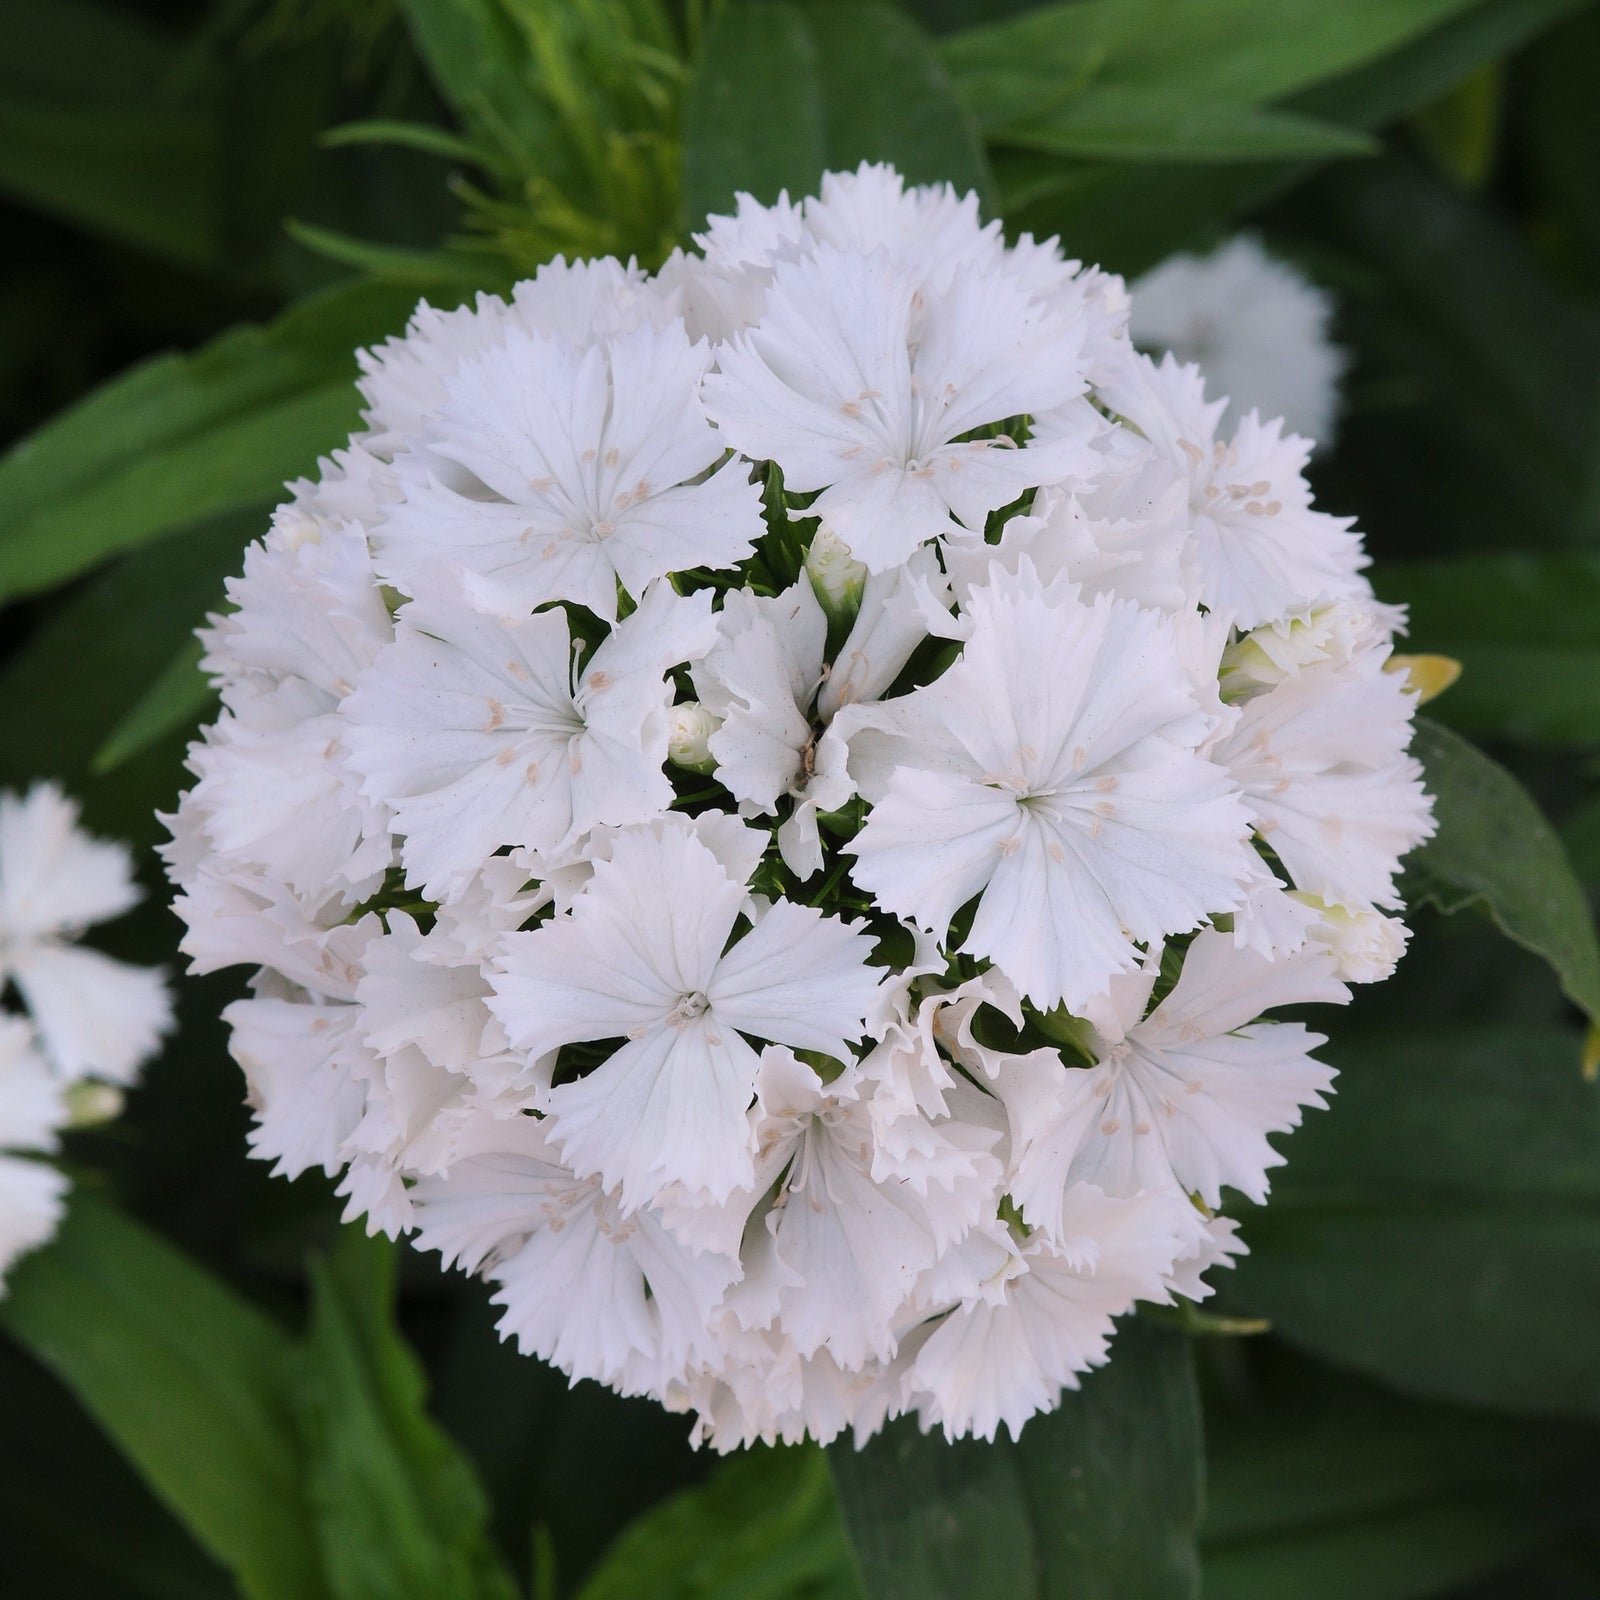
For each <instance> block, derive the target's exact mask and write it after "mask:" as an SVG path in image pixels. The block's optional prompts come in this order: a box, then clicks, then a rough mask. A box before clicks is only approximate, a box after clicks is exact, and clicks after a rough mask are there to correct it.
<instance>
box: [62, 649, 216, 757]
mask: <svg viewBox="0 0 1600 1600" xmlns="http://www.w3.org/2000/svg"><path fill="white" fill-rule="evenodd" d="M201 655H202V650H201V646H200V641H199V640H198V639H191V640H189V641H188V642H187V643H185V644H182V645H180V646H179V647H178V650H177V653H176V654H175V655H174V656H173V657H172V659H171V660H170V661H169V662H168V663H167V664H166V666H164V667H163V668H162V669H161V671H160V673H159V674H158V675H157V677H156V680H155V682H154V683H152V684H151V685H150V687H149V688H148V689H146V690H145V692H144V693H143V694H142V695H140V696H139V698H138V700H137V701H136V702H135V704H134V706H133V708H132V709H131V710H130V711H129V712H128V714H127V715H126V716H125V717H123V718H122V720H121V721H120V722H118V724H117V725H116V727H114V728H113V729H112V730H111V732H110V733H109V734H108V735H107V736H106V740H105V743H104V744H102V745H101V746H100V748H99V749H98V750H96V751H95V753H94V759H93V760H92V761H91V762H90V764H89V765H90V768H91V770H92V771H93V772H94V773H95V774H96V775H97V776H98V775H100V774H103V773H107V772H113V771H115V770H116V768H118V767H120V766H121V765H122V763H123V762H124V761H127V760H128V759H129V758H130V757H132V756H136V755H138V754H139V753H140V752H141V751H143V750H148V749H149V748H150V746H151V745H153V744H154V743H155V742H156V741H157V740H158V739H164V738H165V737H166V736H167V735H168V734H169V733H173V732H175V731H176V730H177V729H179V728H186V727H190V726H192V725H193V724H195V723H197V722H199V721H200V719H201V717H202V715H203V714H204V713H205V712H206V710H207V709H208V708H209V707H210V706H211V705H212V703H213V701H214V700H215V698H216V693H215V691H214V690H213V689H212V687H211V684H210V683H209V681H208V680H207V679H206V677H205V675H204V674H203V673H202V672H201V671H200V657H201Z"/></svg>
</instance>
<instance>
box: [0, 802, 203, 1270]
mask: <svg viewBox="0 0 1600 1600" xmlns="http://www.w3.org/2000/svg"><path fill="white" fill-rule="evenodd" d="M140 898H141V897H140V892H139V889H138V886H137V885H136V884H135V883H134V881H133V857H132V855H131V854H130V852H129V850H128V848H127V846H126V845H123V844H119V843H115V842H113V841H111V840H106V839H96V838H94V837H93V836H91V835H90V834H88V833H86V832H85V831H84V830H83V829H82V828H81V827H79V825H78V806H77V804H76V802H75V801H73V800H70V799H69V798H68V797H67V796H66V795H65V794H63V793H62V791H61V789H60V788H59V787H58V786H57V785H56V784H54V783H37V784H35V785H34V786H33V787H32V788H31V789H29V791H28V792H27V793H26V794H25V795H16V794H13V793H11V792H9V791H7V792H5V793H0V987H5V986H8V985H14V986H15V991H16V994H17V996H18V998H19V999H20V1000H21V1002H22V1007H23V1014H22V1015H18V1014H16V1013H14V1012H11V1011H6V1012H4V1013H0V1292H3V1276H4V1273H5V1271H6V1268H7V1267H8V1266H9V1265H10V1264H11V1262H12V1261H13V1260H14V1259H15V1258H16V1257H17V1256H18V1255H20V1254H22V1253H23V1252H24V1251H25V1250H29V1249H31V1248H33V1247H34V1246H35V1245H38V1244H42V1243H43V1242H44V1241H45V1240H46V1239H48V1238H49V1237H50V1235H51V1234H52V1233H54V1232H55V1228H56V1224H57V1223H58V1222H59V1221H60V1217H61V1211H62V1208H63V1206H64V1204H65V1196H66V1192H67V1187H68V1185H67V1180H66V1179H65V1177H64V1176H62V1174H61V1173H59V1172H57V1171H56V1170H55V1168H53V1167H51V1166H50V1165H49V1164H48V1163H47V1162H45V1161H44V1160H42V1159H40V1158H41V1157H43V1156H45V1155H48V1154H49V1153H50V1152H52V1151H54V1149H55V1148H56V1137H57V1135H58V1133H59V1132H60V1131H61V1130H63V1129H64V1128H67V1127H70V1126H73V1125H77V1124H83V1123H87V1122H90V1121H98V1120H104V1119H105V1117H106V1116H114V1115H115V1114H116V1111H117V1109H119V1108H120V1105H121V1098H120V1093H119V1087H120V1086H123V1085H127V1084H131V1083H132V1082H133V1081H134V1079H135V1078H136V1076H137V1075H138V1071H139V1069H140V1068H141V1067H142V1066H143V1065H144V1064H145V1062H146V1061H147V1060H148V1059H149V1058H150V1057H151V1056H153V1055H154V1054H155V1052H156V1050H157V1049H158V1047H159V1046H160V1043H161V1040H162V1037H163V1036H164V1035H165V1034H166V1032H167V1031H168V1029H169V1028H170V1027H171V1025H172V999H171V996H170V994H169V993H168V991H167V985H166V979H165V977H164V976H163V974H162V973H160V972H159V971H157V970H155V969H153V968H149V967H135V966H131V965H129V964H128V963H127V962H125V961H117V960H114V959H113V958H112V957H110V956H107V955H102V954H101V953H100V952H99V951H98V950H88V949H84V948H81V947H80V946H78V945H77V944H76V942H75V941H76V940H77V939H79V938H80V937H81V936H82V935H83V933H84V931H85V930H86V929H88V928H90V927H93V926H94V925H95V924H96V923H100V922H106V921H109V920H110V919H111V918H113V917H117V916H120V915H121V914H122V913H123V912H124V911H127V910H129V909H130V908H131V907H132V906H134V905H135V904H136V903H137V902H138V901H139V899H140Z"/></svg>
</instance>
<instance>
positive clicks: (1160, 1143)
mask: <svg viewBox="0 0 1600 1600" xmlns="http://www.w3.org/2000/svg"><path fill="white" fill-rule="evenodd" d="M1333 968H1334V964H1333V961H1332V959H1331V958H1330V957H1328V956H1327V955H1326V954H1325V953H1322V952H1317V953H1309V954H1306V955H1304V956H1300V957H1296V958H1292V959H1289V960H1284V961H1277V962H1269V961H1267V960H1265V959H1263V958H1262V957H1260V956H1258V955H1256V954H1255V952H1253V951H1250V950H1236V949H1235V948H1234V946H1233V941H1232V939H1231V938H1230V936H1229V935H1227V934H1224V933H1215V932H1209V931H1208V932H1204V933H1199V934H1197V935H1196V936H1195V939H1194V942H1193V943H1192V944H1191V945H1190V946H1189V949H1188V951H1187V953H1186V954H1185V956H1184V962H1183V972H1182V975H1181V976H1180V977H1179V979H1178V982H1177V985H1176V986H1175V987H1174V989H1173V990H1172V992H1171V994H1169V995H1168V996H1167V997H1166V999H1165V1000H1163V1001H1162V1002H1161V1004H1160V1005H1159V1006H1157V1007H1156V1009H1155V1010H1154V1011H1153V1012H1152V1013H1151V1014H1150V1015H1149V1016H1148V1017H1144V1016H1143V1012H1144V1007H1145V1005H1146V1003H1147V1002H1148V1000H1149V996H1150V991H1151V988H1152V987H1153V985H1154V983H1155V978H1156V969H1155V965H1154V964H1153V963H1152V965H1150V966H1149V967H1147V968H1146V969H1145V970H1144V971H1143V972H1142V973H1137V974H1133V975H1130V976H1129V977H1127V978H1124V979H1121V980H1119V981H1118V982H1117V983H1115V984H1114V985H1113V986H1112V989H1111V991H1110V994H1109V996H1108V997H1107V998H1106V999H1105V1000H1104V1001H1103V1002H1102V1003H1101V1004H1100V1005H1098V1006H1096V1007H1094V1008H1093V1010H1092V1015H1093V1018H1094V1021H1095V1025H1096V1031H1095V1032H1094V1033H1093V1034H1092V1035H1091V1036H1090V1045H1091V1048H1092V1049H1093V1051H1094V1053H1095V1055H1096V1056H1098V1058H1099V1065H1097V1066H1094V1067H1065V1066H1062V1065H1061V1064H1060V1062H1059V1061H1051V1060H1050V1059H1048V1057H1049V1054H1050V1053H1049V1052H1047V1051H1036V1052H1035V1053H1034V1054H1033V1055H1032V1056H1028V1057H1013V1058H1011V1060H1010V1061H1008V1062H1005V1063H1004V1064H1003V1065H1001V1067H1000V1070H999V1074H998V1081H997V1084H996V1091H997V1093H998V1094H999V1095H1000V1097H1001V1099H1002V1100H1004V1101H1005V1103H1006V1108H1007V1111H1008V1112H1009V1113H1010V1115H1011V1121H1012V1140H1013V1144H1014V1146H1015V1148H1016V1151H1017V1155H1016V1170H1015V1172H1014V1173H1013V1174H1012V1177H1011V1194H1012V1196H1013V1197H1014V1198H1015V1199H1016V1201H1017V1203H1018V1204H1019V1205H1020V1206H1021V1207H1022V1214H1023V1216H1024V1217H1025V1218H1026V1219H1027V1221H1028V1222H1029V1223H1030V1224H1031V1225H1032V1226H1034V1227H1038V1228H1041V1229H1043V1230H1044V1231H1045V1232H1046V1233H1047V1234H1048V1235H1049V1236H1050V1237H1051V1238H1053V1239H1056V1240H1058V1241H1059V1240H1061V1239H1063V1238H1064V1237H1065V1234H1064V1233H1063V1231H1062V1230H1063V1229H1064V1228H1065V1227H1066V1226H1067V1224H1066V1222H1065V1221H1064V1213H1063V1211H1062V1207H1063V1205H1064V1204H1065V1196H1066V1194H1067V1193H1068V1192H1069V1190H1070V1188H1071V1186H1072V1185H1073V1184H1077V1183H1092V1184H1095V1185H1096V1186H1098V1187H1099V1188H1101V1189H1103V1190H1105V1191H1106V1192H1107V1193H1108V1194H1115V1195H1133V1194H1138V1193H1140V1192H1141V1191H1143V1190H1147V1189H1167V1188H1170V1187H1172V1186H1173V1185H1177V1186H1178V1188H1179V1189H1181V1190H1182V1191H1184V1192H1187V1193H1193V1194H1198V1195H1199V1196H1200V1198H1201V1199H1202V1200H1204V1201H1205V1202H1206V1204H1207V1205H1208V1206H1213V1207H1214V1206H1217V1205H1219V1204H1220V1203H1221V1190H1222V1186H1223V1185H1224V1184H1228V1185H1231V1186H1232V1187H1234V1188H1236V1189H1238V1190H1239V1191H1240V1192H1241V1193H1243V1194H1245V1195H1247V1196H1249V1198H1250V1199H1252V1200H1256V1201H1261V1200H1263V1199H1265V1198H1266V1192H1267V1180H1266V1171H1267V1168H1269V1167H1274V1166H1278V1165H1279V1164H1280V1163H1281V1162H1282V1160H1283V1157H1282V1156H1280V1155H1279V1154H1278V1153H1277V1152H1276V1151H1275V1150H1274V1149H1273V1148H1272V1146H1271V1145H1269V1144H1268V1143H1267V1140H1266V1135H1267V1134H1269V1133H1282V1132H1285V1131H1287V1130H1288V1129H1290V1128H1293V1127H1296V1126H1297V1125H1298V1124H1299V1121H1300V1113H1301V1110H1302V1108H1303V1107H1305V1106H1308V1105H1313V1106H1320V1105H1322V1104H1324V1101H1323V1099H1322V1096H1323V1094H1324V1093H1325V1092H1326V1091H1327V1090H1328V1088H1329V1087H1330V1085H1331V1084H1332V1081H1333V1072H1332V1070H1331V1069H1330V1068H1328V1067H1325V1066H1323V1065H1322V1064H1321V1063H1320V1062H1318V1061H1315V1060H1313V1059H1312V1057H1311V1055H1310V1052H1311V1051H1312V1050H1313V1049H1315V1048H1316V1046H1317V1045H1319V1044H1321V1043H1323V1042H1324V1041H1323V1039H1322V1036H1321V1035H1320V1034H1315V1033H1311V1032H1308V1031H1307V1029H1305V1028H1304V1027H1303V1026H1301V1025H1300V1024H1299V1023H1291V1022H1260V1021H1256V1020H1255V1019H1256V1018H1259V1017H1260V1016H1261V1014H1262V1012H1264V1011H1266V1010H1268V1009H1270V1008H1271V1007H1273V1006H1280V1005H1291V1004H1298V1003H1303V1002H1306V1001H1334V1002H1339V1001H1343V1000H1346V999H1348V998H1349V992H1348V991H1347V990H1346V989H1345V987H1344V985H1343V984H1342V983H1340V982H1339V981H1338V980H1337V979H1336V978H1335V977H1334V973H1333ZM1141 1019H1142V1020H1141Z"/></svg>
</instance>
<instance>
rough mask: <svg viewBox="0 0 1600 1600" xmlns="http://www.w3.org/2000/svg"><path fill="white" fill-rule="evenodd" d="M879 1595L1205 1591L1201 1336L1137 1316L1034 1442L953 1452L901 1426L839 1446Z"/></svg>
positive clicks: (1052, 1596)
mask: <svg viewBox="0 0 1600 1600" xmlns="http://www.w3.org/2000/svg"><path fill="white" fill-rule="evenodd" d="M828 1458H829V1463H830V1465H831V1466H832V1468H833V1474H834V1480H835V1482H836V1483H837V1485H838V1489H839V1505H840V1509H841V1510H842V1512H843V1513H844V1519H845V1525H846V1527H847V1528H848V1529H849V1531H850V1536H851V1539H852V1541H853V1543H854V1545H855V1549H856V1557H857V1560H858V1562H859V1564H860V1568H861V1574H862V1578H863V1587H864V1589H865V1592H866V1595H867V1600H902V1597H903V1600H946V1597H948V1600H969V1597H971V1596H975V1595H990V1594H993V1595H1004V1596H1007V1597H1008V1600H1013V1597H1014V1600H1168V1597H1169V1596H1170V1597H1173V1600H1181V1597H1188V1596H1192V1595H1194V1594H1195V1593H1196V1592H1197V1590H1198V1586H1199V1567H1198V1561H1197V1557H1196V1554H1195V1544H1194V1540H1195V1529H1196V1526H1197V1525H1198V1523H1199V1520H1200V1502H1201V1475H1202V1461H1201V1447H1200V1415H1199V1405H1198V1402H1197V1400H1196V1397H1195V1392H1194V1379H1193V1370H1192V1362H1191V1354H1190V1347H1189V1342H1188V1340H1187V1339H1185V1338H1183V1337H1182V1336H1181V1335H1179V1334H1176V1333H1172V1332H1170V1331H1168V1330H1166V1329H1164V1328H1161V1327H1157V1326H1155V1325H1153V1324H1150V1323H1148V1322H1143V1321H1140V1320H1138V1319H1130V1320H1129V1321H1128V1322H1126V1323H1124V1325H1123V1326H1122V1328H1121V1330H1120V1331H1119V1333H1118V1335H1117V1338H1116V1340H1115V1342H1114V1343H1113V1345H1112V1348H1111V1359H1110V1361H1109V1363H1108V1364H1107V1365H1106V1366H1105V1367H1103V1368H1101V1369H1100V1370H1098V1371H1096V1372H1093V1373H1091V1374H1089V1375H1088V1376H1086V1377H1085V1379H1084V1381H1083V1387H1082V1388H1081V1389H1080V1390H1078V1391H1077V1392H1076V1393H1070V1392H1069V1393H1067V1394H1064V1395H1063V1396H1062V1400H1061V1406H1060V1409H1059V1410H1057V1411H1055V1412H1053V1413H1050V1414H1048V1415H1043V1416H1036V1417H1034V1418H1032V1419H1031V1420H1030V1421H1029V1422H1028V1424H1027V1425H1026V1426H1025V1427H1024V1429H1023V1432H1022V1438H1021V1439H1020V1440H1019V1441H1016V1442H1013V1441H1010V1440H1001V1441H998V1442H996V1443H995V1444H992V1445H991V1444H984V1443H982V1442H981V1441H979V1442H975V1441H972V1440H967V1441H964V1442H962V1443H958V1444H955V1445H950V1444H946V1443H945V1442H944V1440H943V1438H942V1437H939V1436H937V1435H935V1436H928V1435H924V1434H921V1433H919V1432H918V1431H917V1426H916V1423H915V1421H914V1420H912V1419H909V1418H902V1419H900V1420H899V1421H897V1422H894V1423H891V1424H890V1426H889V1427H888V1428H886V1429H885V1430H884V1432H883V1433H882V1434H880V1435H879V1436H878V1437H877V1438H876V1439H874V1440H872V1441H871V1442H870V1443H869V1444H868V1445H867V1447H866V1449H865V1450H862V1451H860V1452H856V1451H854V1450H852V1449H851V1447H850V1445H849V1444H848V1443H841V1444H836V1445H833V1446H832V1447H831V1448H830V1450H829V1453H828Z"/></svg>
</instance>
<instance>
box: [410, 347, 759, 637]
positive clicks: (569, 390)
mask: <svg viewBox="0 0 1600 1600" xmlns="http://www.w3.org/2000/svg"><path fill="white" fill-rule="evenodd" d="M710 359H711V356H710V351H709V350H708V348H707V347H706V345H705V344H704V343H701V344H693V345H691V344H690V343H689V340H688V338H687V336H686V335H685V334H684V332H683V329H682V326H681V324H677V325H669V326H668V327H666V328H664V329H660V330H657V329H655V328H651V327H648V326H645V327H638V328H633V329H630V330H629V331H627V332H625V333H621V334H618V335H617V336H616V337H614V338H611V339H608V340H605V341H604V342H602V343H598V344H591V345H582V344H578V343H574V342H573V341H572V340H570V339H565V338H556V337H549V336H545V335H540V334H532V333H525V332H522V331H521V330H519V329H515V328H513V329H508V330H507V331H506V332H505V334H504V336H503V337H502V338H501V339H500V340H499V341H497V342H496V343H494V344H493V345H491V346H488V347H486V348H485V349H484V351H483V352H482V354H480V355H477V356H474V357H473V358H472V359H470V360H469V361H467V362H465V363H464V364H463V366H462V368H461V370H460V372H459V373H458V374H457V375H456V376H455V377H454V378H452V379H450V380H449V382H448V384H447V388H448V391H449V399H448V400H447V401H446V402H445V403H444V404H443V405H442V406H441V407H440V409H439V412H438V415H437V418H436V419H435V420H434V421H433V422H432V423H431V424H430V425H429V427H428V430H427V434H426V439H427V452H426V454H425V455H424V456H422V457H419V458H418V461H417V462H416V463H415V464H414V466H412V467H407V468H406V469H405V470H403V471H402V472H401V473H400V482H401V485H402V488H403V491H404V496H405V499H404V503H403V504H401V505H398V506H395V507H393V508H391V509H390V510H389V511H388V513H387V515H386V516H385V518H384V521H383V526H382V528H381V529H380V530H379V534H378V566H379V570H380V572H382V573H383V574H384V576H385V577H387V578H389V579H390V580H391V581H393V582H395V583H398V584H399V585H400V586H401V587H402V588H404V589H406V590H407V591H408V592H409V593H410V594H412V595H415V596H418V597H419V598H420V597H421V596H423V595H424V594H427V593H428V592H429V591H430V589H431V587H432V585H433V584H434V583H435V582H437V580H438V576H439V574H440V573H441V572H444V573H456V574H458V575H459V576H460V578H461V581H462V583H463V584H464V586H465V589H466V592H467V594H468V595H469V596H470V597H471V598H472V599H473V600H474V602H475V603H477V604H479V605H482V606H483V607H484V608H485V609H487V610H492V611H499V612H505V613H508V614H515V613H520V612H525V611H527V610H529V609H530V608H532V607H533V606H536V605H539V604H541V603H542V602H544V601H547V600H573V601H576V602H577V603H578V604H580V605H584V606H587V607H588V608H589V609H590V610H591V611H592V612H594V613H595V615H596V616H598V617H602V618H604V619H605V620H607V621H610V620H612V619H613V618H615V617H616V615H617V588H618V585H619V584H620V585H621V587H622V588H623V589H624V590H625V591H626V592H627V593H628V594H629V595H632V596H634V597H635V598H638V597H639V596H640V595H641V594H642V593H643V592H644V589H645V587H646V585H648V584H650V583H651V582H653V581H654V580H656V579H658V578H662V577H664V576H665V575H666V574H667V573H669V572H681V571H685V570H687V569H689V568H693V567H699V566H710V567H725V566H730V565H732V564H733V563H734V562H737V561H738V560H740V559H741V558H742V557H744V556H745V555H747V554H749V552H750V548H751V543H752V541H753V540H754V539H755V538H756V537H757V536H758V535H759V534H760V532H761V508H760V496H759V493H758V491H757V489H756V487H755V486H754V484H752V483H751V481H750V471H749V467H748V465H746V464H745V463H742V462H739V461H730V462H728V463H727V465H726V466H723V467H722V468H721V469H720V470H718V471H715V472H712V471H711V469H712V468H714V467H717V466H718V463H720V462H721V461H722V459H723V456H724V455H725V453H726V441H725V440H724V439H723V438H722V437H721V436H720V435H719V434H718V432H717V430H716V429H715V428H713V427H712V426H711V424H710V423H709V422H708V421H707V419H706V416H705V413H704V412H703V410H702V409H701V405H700V399H699V394H698V385H699V382H700V378H701V375H702V373H704V371H705V369H706V365H707V363H708V362H709V360H710ZM707 473H709V474H710V475H709V476H706V474H707Z"/></svg>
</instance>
